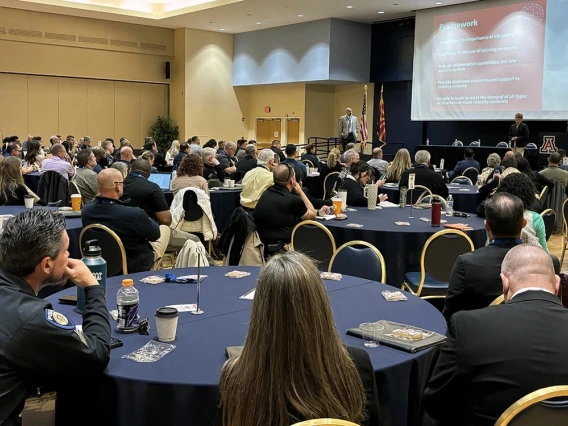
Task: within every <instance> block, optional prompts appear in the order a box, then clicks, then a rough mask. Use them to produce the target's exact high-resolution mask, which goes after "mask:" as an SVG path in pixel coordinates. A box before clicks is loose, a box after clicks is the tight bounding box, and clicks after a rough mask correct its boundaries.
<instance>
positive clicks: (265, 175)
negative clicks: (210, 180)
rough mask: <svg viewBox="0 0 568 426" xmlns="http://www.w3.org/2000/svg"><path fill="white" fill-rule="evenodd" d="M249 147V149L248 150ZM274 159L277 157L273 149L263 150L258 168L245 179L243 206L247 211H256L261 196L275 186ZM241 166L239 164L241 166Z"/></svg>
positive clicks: (243, 182)
mask: <svg viewBox="0 0 568 426" xmlns="http://www.w3.org/2000/svg"><path fill="white" fill-rule="evenodd" d="M249 147H250V146H249ZM249 147H247V149H248V148H249ZM274 158H275V155H274V152H273V151H272V150H271V149H263V150H262V151H260V154H258V160H257V166H256V167H255V168H254V169H252V170H251V171H249V172H248V173H247V174H246V175H245V177H244V178H243V181H242V185H243V192H241V206H243V207H244V208H245V209H250V210H252V209H254V208H255V207H256V204H257V203H258V200H259V199H260V196H261V195H262V194H263V193H264V191H266V190H267V189H268V188H269V187H270V186H272V185H273V184H274V179H273V177H272V171H273V170H274V167H275V164H274ZM240 164H241V163H240V162H239V165H240Z"/></svg>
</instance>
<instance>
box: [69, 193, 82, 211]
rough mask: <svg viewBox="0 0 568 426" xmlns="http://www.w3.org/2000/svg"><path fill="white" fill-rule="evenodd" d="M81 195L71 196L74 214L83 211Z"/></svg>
mask: <svg viewBox="0 0 568 426" xmlns="http://www.w3.org/2000/svg"><path fill="white" fill-rule="evenodd" d="M81 198H82V197H81V194H73V195H71V208H72V209H73V211H74V212H79V211H81Z"/></svg>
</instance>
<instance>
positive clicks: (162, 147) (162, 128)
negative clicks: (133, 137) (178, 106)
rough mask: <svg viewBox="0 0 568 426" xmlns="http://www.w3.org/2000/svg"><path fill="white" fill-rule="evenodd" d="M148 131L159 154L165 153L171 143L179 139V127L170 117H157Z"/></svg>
mask: <svg viewBox="0 0 568 426" xmlns="http://www.w3.org/2000/svg"><path fill="white" fill-rule="evenodd" d="M150 131H151V132H152V137H153V138H154V141H155V142H156V145H157V146H158V150H159V151H160V152H166V151H167V150H168V149H170V146H171V144H172V141H174V140H176V139H178V138H179V126H177V125H176V123H175V122H174V120H173V119H172V117H165V116H163V117H162V116H158V118H157V120H156V123H155V124H154V125H153V126H152V127H151V128H150Z"/></svg>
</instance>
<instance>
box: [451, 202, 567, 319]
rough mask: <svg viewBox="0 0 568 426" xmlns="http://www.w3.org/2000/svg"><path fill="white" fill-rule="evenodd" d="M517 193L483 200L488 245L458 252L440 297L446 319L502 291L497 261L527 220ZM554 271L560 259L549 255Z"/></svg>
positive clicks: (517, 240) (518, 241)
mask: <svg viewBox="0 0 568 426" xmlns="http://www.w3.org/2000/svg"><path fill="white" fill-rule="evenodd" d="M523 215H524V205H523V202H522V201H521V199H520V198H519V197H517V196H516V195H512V194H509V193H507V192H500V193H498V194H495V195H494V196H493V197H491V198H489V199H488V200H487V202H486V203H485V229H486V230H487V235H488V238H489V245H487V246H485V247H482V248H479V249H477V250H475V251H473V252H470V253H466V254H462V255H461V256H459V257H458V259H457V260H456V264H455V265H454V268H453V269H452V273H451V275H450V282H449V287H448V293H447V294H446V298H445V299H444V311H443V314H444V317H445V318H446V320H447V321H449V320H450V318H451V317H452V315H453V314H455V313H456V312H459V311H470V310H473V309H481V308H484V307H486V306H489V304H490V303H491V302H493V300H495V299H496V298H497V297H498V296H500V295H501V294H503V286H502V285H501V277H500V274H501V263H502V262H503V258H504V257H505V255H506V254H507V253H508V252H509V250H510V249H511V248H513V247H515V246H517V245H519V244H522V243H523V241H522V240H521V233H522V230H523V228H524V227H525V225H526V223H527V220H526V219H525V218H524V217H523ZM551 258H552V261H553V263H554V270H555V272H560V262H559V261H558V259H557V258H556V257H555V256H551Z"/></svg>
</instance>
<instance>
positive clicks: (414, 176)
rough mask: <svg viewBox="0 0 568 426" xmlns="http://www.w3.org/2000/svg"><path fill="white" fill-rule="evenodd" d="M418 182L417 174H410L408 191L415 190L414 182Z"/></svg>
mask: <svg viewBox="0 0 568 426" xmlns="http://www.w3.org/2000/svg"><path fill="white" fill-rule="evenodd" d="M415 181H416V174H415V173H410V174H409V175H408V189H414V182H415Z"/></svg>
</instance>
